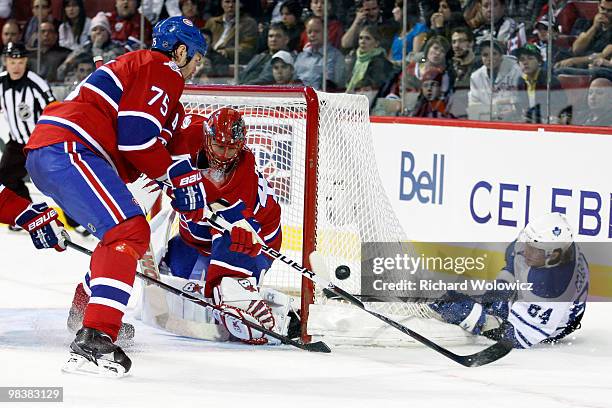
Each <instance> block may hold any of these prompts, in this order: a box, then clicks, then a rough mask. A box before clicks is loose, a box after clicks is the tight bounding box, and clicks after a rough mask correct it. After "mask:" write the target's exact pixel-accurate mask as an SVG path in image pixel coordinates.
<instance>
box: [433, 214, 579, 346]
mask: <svg viewBox="0 0 612 408" xmlns="http://www.w3.org/2000/svg"><path fill="white" fill-rule="evenodd" d="M497 280H498V281H505V282H515V281H517V280H518V281H520V282H527V283H529V284H531V285H530V286H531V290H529V291H526V290H522V291H517V292H514V293H509V292H507V293H500V291H496V293H486V294H485V295H484V296H483V297H482V301H480V303H479V302H476V301H475V300H474V299H472V298H471V297H469V296H467V295H464V294H461V293H457V292H448V293H447V294H446V295H445V296H444V298H443V299H441V300H439V301H437V302H435V303H433V304H431V305H430V307H431V308H432V309H433V310H435V311H436V312H438V313H439V314H440V316H441V318H442V319H443V320H445V321H446V322H448V323H452V324H457V325H459V326H461V327H463V328H464V329H465V330H467V331H469V332H471V333H473V334H481V335H483V336H486V337H488V338H491V339H493V340H496V341H498V340H501V339H505V340H508V341H510V342H512V344H513V345H514V347H515V348H530V347H532V346H534V345H536V344H538V343H552V342H556V341H558V340H560V339H562V338H563V337H565V336H567V335H568V334H570V333H572V332H573V331H575V330H576V329H578V328H580V320H581V319H582V316H583V314H584V310H585V306H586V298H587V291H588V281H589V268H588V264H587V261H586V258H585V256H584V254H583V253H582V251H581V250H580V247H579V246H578V245H577V244H576V243H574V242H573V234H572V230H571V227H570V226H569V224H568V223H567V220H566V218H565V216H563V215H562V214H559V213H550V214H546V215H544V216H542V217H540V218H538V219H536V220H533V221H532V222H530V223H529V224H528V225H527V226H526V227H525V229H524V230H523V231H521V233H520V234H519V236H518V239H517V240H515V241H514V242H512V243H511V244H510V245H509V246H508V247H507V249H506V266H505V267H504V268H503V269H502V270H501V272H500V273H499V274H498V276H497Z"/></svg>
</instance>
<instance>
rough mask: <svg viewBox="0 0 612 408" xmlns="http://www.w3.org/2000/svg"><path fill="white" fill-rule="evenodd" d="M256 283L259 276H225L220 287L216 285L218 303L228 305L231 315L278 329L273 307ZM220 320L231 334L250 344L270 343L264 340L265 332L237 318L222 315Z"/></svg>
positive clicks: (216, 302)
mask: <svg viewBox="0 0 612 408" xmlns="http://www.w3.org/2000/svg"><path fill="white" fill-rule="evenodd" d="M256 285H257V284H256V279H255V278H240V279H236V278H231V277H225V278H223V279H222V280H221V283H220V284H219V285H218V286H215V287H214V288H213V295H214V300H215V304H217V305H220V306H222V307H224V308H226V310H228V312H229V313H230V314H234V315H237V316H239V317H243V318H246V319H247V320H249V321H253V323H256V324H259V325H261V326H263V327H265V328H266V329H270V330H271V329H273V328H274V316H273V314H272V309H270V306H268V304H267V303H266V302H265V301H264V300H263V299H262V297H261V294H260V293H259V289H258V288H257V286H256ZM219 321H220V322H221V323H222V324H223V325H224V326H225V327H226V328H227V330H228V331H229V332H230V333H232V334H233V335H234V336H236V337H238V338H239V339H241V340H242V341H245V342H246V343H249V344H265V343H267V341H262V340H260V339H263V340H265V337H263V334H262V333H261V332H258V331H255V330H251V328H249V327H246V326H245V325H243V324H242V323H241V322H240V321H239V320H237V319H232V318H231V317H228V318H226V317H225V316H224V315H223V314H221V315H220V319H219Z"/></svg>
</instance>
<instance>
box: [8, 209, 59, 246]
mask: <svg viewBox="0 0 612 408" xmlns="http://www.w3.org/2000/svg"><path fill="white" fill-rule="evenodd" d="M15 224H17V225H19V226H20V227H21V228H23V229H24V230H26V231H28V232H29V233H30V237H31V238H32V242H34V246H35V247H36V248H38V249H44V248H55V250H56V251H60V252H61V251H64V250H65V249H66V244H65V242H64V241H65V240H66V239H69V238H70V237H69V236H68V233H67V232H66V230H65V229H64V224H62V223H61V221H60V220H59V219H58V215H57V211H55V210H54V209H53V208H49V207H47V204H45V203H40V204H30V205H29V206H28V208H26V209H25V211H23V212H22V213H21V214H20V215H19V216H18V217H17V218H16V219H15Z"/></svg>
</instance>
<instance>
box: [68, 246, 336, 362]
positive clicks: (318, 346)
mask: <svg viewBox="0 0 612 408" xmlns="http://www.w3.org/2000/svg"><path fill="white" fill-rule="evenodd" d="M65 243H66V246H68V247H70V248H73V249H76V250H77V251H79V252H81V253H84V254H86V255H89V256H91V254H93V251H91V250H89V249H87V248H84V247H82V246H80V245H78V244H75V243H74V242H72V241H69V240H66V241H65ZM136 276H138V277H139V278H140V279H142V280H144V281H145V282H148V283H151V284H153V285H156V286H159V287H160V288H162V289H164V290H166V291H168V292H171V293H174V294H175V295H177V296H180V297H182V298H184V299H187V300H189V301H191V302H193V303H195V304H197V305H200V306H202V307H205V308H210V309H215V310H218V311H219V312H220V313H225V312H224V311H223V310H222V309H221V308H220V307H218V306H216V305H213V304H212V303H208V302H206V301H204V300H202V299H200V298H197V297H195V296H193V295H191V294H189V293H187V292H183V291H182V290H180V289H177V288H175V287H174V286H171V285H168V284H166V283H164V282H162V281H159V280H157V279H155V278H153V277H151V276H148V275H145V274H144V273H141V272H136ZM232 317H233V318H236V316H234V315H232ZM241 322H242V323H243V324H244V325H246V326H248V327H250V328H251V329H254V330H258V331H260V332H262V333H264V334H267V335H268V336H270V337H273V338H275V339H277V340H279V341H280V342H281V343H283V344H287V345H290V346H294V347H297V348H299V349H302V350H306V351H312V352H315V353H331V349H330V348H329V347H328V346H327V344H325V343H323V342H322V341H317V342H314V343H302V342H299V341H295V340H293V339H290V338H289V337H287V336H283V335H282V334H278V333H276V332H274V331H272V330H268V329H266V328H265V327H263V326H260V325H258V324H255V323H252V322H250V321H248V320H241Z"/></svg>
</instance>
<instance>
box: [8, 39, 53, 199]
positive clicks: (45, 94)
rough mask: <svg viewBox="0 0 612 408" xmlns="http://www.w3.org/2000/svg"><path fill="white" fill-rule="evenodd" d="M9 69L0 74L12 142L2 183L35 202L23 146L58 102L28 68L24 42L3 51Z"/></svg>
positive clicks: (12, 43)
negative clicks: (27, 180)
mask: <svg viewBox="0 0 612 408" xmlns="http://www.w3.org/2000/svg"><path fill="white" fill-rule="evenodd" d="M2 55H3V58H4V66H5V68H6V70H5V71H4V72H2V73H0V105H1V107H2V110H3V112H4V118H5V119H6V122H7V123H8V126H9V138H10V140H9V142H8V143H7V144H6V146H5V149H4V153H3V154H2V158H0V183H1V184H4V185H5V186H7V187H8V188H10V189H11V190H13V191H14V192H15V193H17V194H18V195H20V196H22V197H24V198H27V199H28V200H30V201H31V198H30V193H29V191H28V188H27V187H26V185H25V182H24V177H25V176H26V175H27V171H26V168H25V161H26V157H25V155H24V154H23V147H24V146H25V144H26V143H27V142H28V138H29V137H30V134H31V133H32V131H33V130H34V125H35V124H36V121H37V120H38V118H39V117H40V115H41V114H42V111H43V109H44V108H45V106H47V105H48V104H50V103H51V102H54V101H55V97H54V96H53V93H52V92H51V88H49V84H47V82H46V81H45V80H44V79H42V78H41V77H40V76H38V75H37V74H36V73H34V72H32V71H30V70H29V69H28V68H27V63H28V55H27V51H26V48H25V46H24V45H23V44H21V43H14V42H9V43H8V44H7V45H6V46H5V47H4V50H3V52H2Z"/></svg>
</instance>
